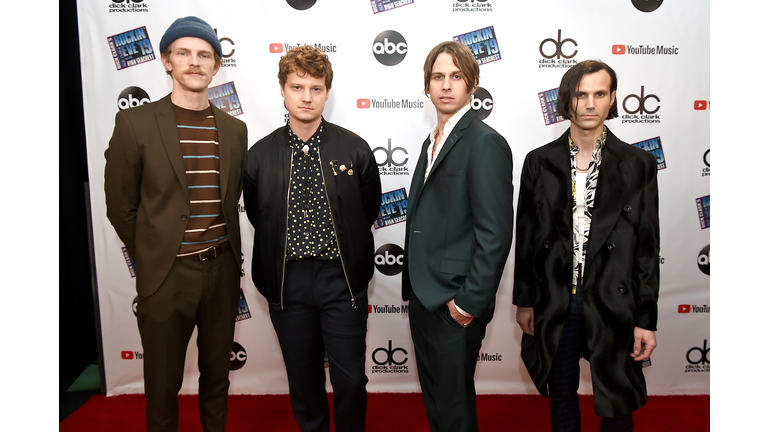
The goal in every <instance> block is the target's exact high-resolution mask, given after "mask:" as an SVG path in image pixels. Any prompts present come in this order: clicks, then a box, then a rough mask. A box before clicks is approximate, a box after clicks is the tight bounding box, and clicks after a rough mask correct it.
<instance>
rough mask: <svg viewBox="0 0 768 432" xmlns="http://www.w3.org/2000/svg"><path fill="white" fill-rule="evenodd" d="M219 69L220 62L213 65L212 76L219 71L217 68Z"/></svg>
mask: <svg viewBox="0 0 768 432" xmlns="http://www.w3.org/2000/svg"><path fill="white" fill-rule="evenodd" d="M220 69H221V63H219V64H218V65H216V66H214V67H213V76H216V74H217V73H219V70H220Z"/></svg>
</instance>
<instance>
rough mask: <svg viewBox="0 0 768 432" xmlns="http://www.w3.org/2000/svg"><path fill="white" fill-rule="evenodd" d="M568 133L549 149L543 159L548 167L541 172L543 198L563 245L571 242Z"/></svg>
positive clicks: (570, 183) (571, 207)
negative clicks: (550, 211)
mask: <svg viewBox="0 0 768 432" xmlns="http://www.w3.org/2000/svg"><path fill="white" fill-rule="evenodd" d="M568 132H569V131H566V132H565V133H564V134H563V135H562V136H561V137H560V138H559V139H558V140H557V141H556V143H555V145H554V146H552V147H551V148H550V150H549V153H548V154H547V155H546V159H545V163H547V164H548V166H547V167H545V168H544V169H542V170H541V176H542V179H541V180H542V183H543V186H544V187H543V190H544V194H545V198H546V200H547V202H548V204H549V208H550V209H551V210H552V219H553V220H554V221H555V226H556V227H557V232H558V234H559V235H560V239H561V241H562V242H563V243H564V244H571V243H572V242H573V195H572V190H573V184H572V180H571V161H570V154H569V152H568Z"/></svg>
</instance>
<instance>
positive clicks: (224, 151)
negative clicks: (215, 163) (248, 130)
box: [211, 106, 232, 200]
mask: <svg viewBox="0 0 768 432" xmlns="http://www.w3.org/2000/svg"><path fill="white" fill-rule="evenodd" d="M211 108H212V110H213V119H214V120H215V121H216V132H217V136H218V140H219V183H220V185H221V199H222V200H223V199H224V197H225V196H227V184H228V183H229V182H228V180H229V168H230V165H231V156H232V155H231V154H230V147H229V142H230V139H229V138H230V137H229V135H225V133H226V132H228V131H229V130H230V129H229V128H228V127H227V126H226V125H227V122H228V121H229V119H228V118H227V117H229V114H227V113H225V112H224V111H221V110H220V109H218V108H216V107H215V106H211Z"/></svg>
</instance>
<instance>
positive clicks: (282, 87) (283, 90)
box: [277, 79, 285, 98]
mask: <svg viewBox="0 0 768 432" xmlns="http://www.w3.org/2000/svg"><path fill="white" fill-rule="evenodd" d="M277 83H278V84H279V85H280V96H282V97H283V98H285V84H283V83H281V82H280V80H279V79H278V80H277Z"/></svg>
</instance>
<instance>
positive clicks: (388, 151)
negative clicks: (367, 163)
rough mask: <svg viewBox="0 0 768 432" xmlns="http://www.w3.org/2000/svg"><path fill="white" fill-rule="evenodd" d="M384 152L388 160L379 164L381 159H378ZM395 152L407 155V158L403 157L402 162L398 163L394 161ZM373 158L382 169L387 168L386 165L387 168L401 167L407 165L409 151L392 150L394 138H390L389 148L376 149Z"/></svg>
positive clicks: (399, 148)
mask: <svg viewBox="0 0 768 432" xmlns="http://www.w3.org/2000/svg"><path fill="white" fill-rule="evenodd" d="M382 152H383V153H384V154H385V155H386V156H387V158H386V159H385V160H384V161H383V162H379V160H380V159H379V157H378V154H380V153H382ZM395 152H402V153H403V154H405V155H406V156H405V157H403V159H402V162H396V161H395V159H394V155H395ZM373 156H374V157H375V158H376V165H378V166H380V167H381V166H385V165H386V166H393V165H394V166H396V167H400V166H403V165H405V164H406V163H407V162H408V151H407V150H406V149H404V148H402V147H395V148H392V138H389V139H388V140H387V148H384V147H376V148H375V149H373ZM398 159H399V157H398Z"/></svg>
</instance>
